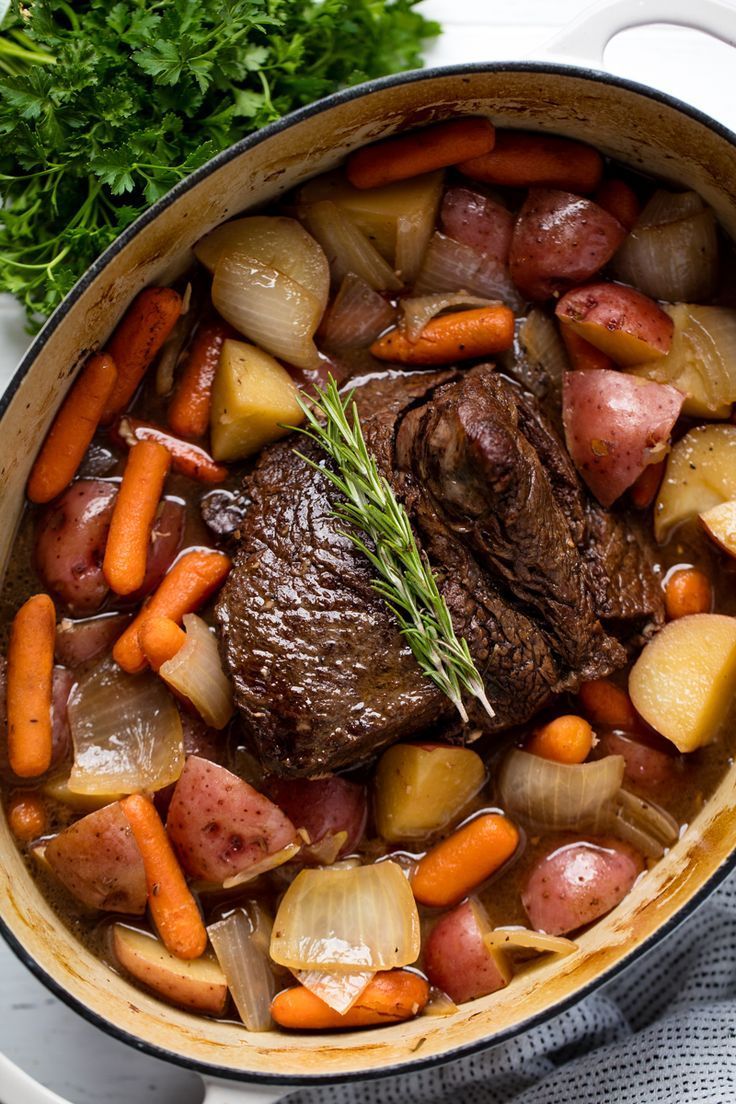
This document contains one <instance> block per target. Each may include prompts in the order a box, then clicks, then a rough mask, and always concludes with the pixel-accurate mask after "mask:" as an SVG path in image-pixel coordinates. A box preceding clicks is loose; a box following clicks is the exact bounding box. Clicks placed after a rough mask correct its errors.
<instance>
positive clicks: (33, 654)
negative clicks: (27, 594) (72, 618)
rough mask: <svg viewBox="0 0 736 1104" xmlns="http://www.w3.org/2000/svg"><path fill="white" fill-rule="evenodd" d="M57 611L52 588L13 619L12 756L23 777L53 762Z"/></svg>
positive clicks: (9, 678)
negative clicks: (52, 703) (52, 695)
mask: <svg viewBox="0 0 736 1104" xmlns="http://www.w3.org/2000/svg"><path fill="white" fill-rule="evenodd" d="M55 638H56V611H55V610H54V603H53V602H52V601H51V599H50V598H49V596H48V594H34V596H33V597H32V598H29V599H28V601H27V602H26V603H25V604H24V605H22V606H21V607H20V609H19V610H18V612H17V613H16V615H15V618H14V619H13V624H12V627H11V630H10V643H9V644H8V673H7V714H8V758H9V760H10V767H11V770H12V771H13V773H14V774H17V775H18V777H19V778H37V777H38V775H40V774H43V773H44V772H45V771H47V770H48V769H49V767H50V766H51V690H52V679H53V670H54V642H55Z"/></svg>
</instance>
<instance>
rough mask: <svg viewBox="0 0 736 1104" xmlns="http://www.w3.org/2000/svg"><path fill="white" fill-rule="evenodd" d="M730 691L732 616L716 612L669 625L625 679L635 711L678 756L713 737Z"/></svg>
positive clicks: (735, 656)
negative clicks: (671, 744) (665, 738)
mask: <svg viewBox="0 0 736 1104" xmlns="http://www.w3.org/2000/svg"><path fill="white" fill-rule="evenodd" d="M735 691H736V618H734V617H724V616H723V615H722V614H719V613H696V614H691V615H690V616H689V617H681V618H679V619H678V620H677V621H670V622H669V624H667V625H665V627H664V628H663V629H662V630H661V632H659V633H658V634H657V635H656V636H655V637H654V639H653V640H650V641H649V643H648V644H647V645H646V647H645V648H644V650H643V652H642V653H641V655H640V656H639V658H638V660H637V661H636V663H635V664H634V666H633V668H632V670H631V674H630V676H629V694H630V695H631V700H632V702H633V703H634V708H635V709H636V710H637V712H638V713H639V715H640V716H641V717H643V718H644V720H645V721H646V722H647V723H648V724H650V725H651V726H652V728H653V729H655V731H656V732H659V733H660V734H661V735H662V736H666V737H667V739H668V740H671V741H672V743H673V744H674V745H675V747H676V748H677V749H678V751H682V752H689V751H695V750H696V748H699V747H703V746H705V745H706V744H709V743H711V742H712V741H713V740H714V739H715V738H716V736H717V735H718V730H719V728H720V726H721V724H722V723H723V721H724V719H725V717H726V714H727V712H728V709H729V707H730V706H731V703H732V702H733V698H734V692H735Z"/></svg>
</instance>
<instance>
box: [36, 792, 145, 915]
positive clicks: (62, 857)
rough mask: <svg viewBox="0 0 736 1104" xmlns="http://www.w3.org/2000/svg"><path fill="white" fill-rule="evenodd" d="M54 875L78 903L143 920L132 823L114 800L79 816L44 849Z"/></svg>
mask: <svg viewBox="0 0 736 1104" xmlns="http://www.w3.org/2000/svg"><path fill="white" fill-rule="evenodd" d="M46 859H47V861H48V864H49V866H50V867H51V869H52V870H53V872H54V874H55V875H56V877H57V878H58V879H59V881H60V882H62V883H63V884H64V885H65V886H66V888H67V889H68V890H69V892H70V893H72V894H73V895H74V896H75V897H76V898H77V899H78V900H79V901H81V902H82V904H84V905H87V906H88V907H89V908H98V909H104V910H106V911H107V912H123V913H128V914H129V915H131V916H141V915H142V914H143V913H144V912H145V911H146V875H145V871H144V869H143V859H142V858H141V853H140V851H139V850H138V845H137V844H136V842H135V840H134V838H133V833H132V832H131V830H130V825H129V824H128V821H127V819H126V817H125V814H124V813H123V810H122V809H121V808H120V803H119V802H118V801H116V802H114V803H113V804H112V805H106V806H105V807H104V808H103V809H98V810H97V811H96V812H94V813H89V815H88V816H86V817H82V819H81V820H78V821H76V823H74V824H72V825H71V826H70V827H69V828H65V829H64V831H63V832H60V833H59V835H58V836H56V837H55V838H54V839H52V840H51V841H50V843H49V844H48V845H47V847H46Z"/></svg>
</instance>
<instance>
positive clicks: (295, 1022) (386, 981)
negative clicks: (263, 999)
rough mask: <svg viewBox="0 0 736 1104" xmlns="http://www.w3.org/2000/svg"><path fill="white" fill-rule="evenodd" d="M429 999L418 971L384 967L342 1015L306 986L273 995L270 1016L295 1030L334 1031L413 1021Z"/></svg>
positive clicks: (425, 984)
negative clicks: (411, 971) (415, 972)
mask: <svg viewBox="0 0 736 1104" xmlns="http://www.w3.org/2000/svg"><path fill="white" fill-rule="evenodd" d="M428 999H429V984H428V983H427V982H426V981H425V980H424V978H422V977H419V975H418V974H412V973H410V972H409V971H408V970H382V971H379V972H378V973H377V974H376V975H375V977H374V978H373V980H372V981H370V982H369V984H368V985H367V986H366V988H365V989H364V990H363V992H362V993H361V995H360V996H359V997H358V999H357V1001H356V1002H355V1004H354V1005H353V1007H352V1008H350V1009H349V1010H348V1011H347V1012H345V1013H344V1014H342V1015H341V1014H340V1013H339V1012H335V1010H334V1009H333V1008H330V1006H329V1004H325V1002H324V1001H323V1000H320V998H319V997H318V996H316V995H315V994H314V993H312V992H311V991H310V990H309V989H305V988H304V986H303V985H295V986H293V987H292V988H291V989H284V990H283V992H281V993H279V994H278V995H277V996H276V997H274V999H273V1001H272V1003H271V1015H272V1016H273V1018H274V1020H275V1021H276V1023H277V1024H279V1026H280V1027H287V1028H292V1029H293V1030H294V1031H333V1030H335V1029H336V1028H340V1027H370V1026H371V1025H372V1024H382V1023H401V1021H402V1020H410V1019H411V1018H412V1016H416V1015H417V1013H419V1012H421V1011H422V1009H423V1008H424V1006H425V1005H426V1003H427V1001H428Z"/></svg>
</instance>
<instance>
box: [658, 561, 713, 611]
mask: <svg viewBox="0 0 736 1104" xmlns="http://www.w3.org/2000/svg"><path fill="white" fill-rule="evenodd" d="M664 605H665V609H666V611H667V616H668V618H669V619H670V621H676V620H677V618H678V617H687V616H688V615H689V614H691V613H710V611H711V609H712V608H713V588H712V587H711V585H710V579H709V578H708V576H707V575H705V574H704V573H703V572H702V571H698V569H697V568H696V567H687V568H683V569H682V570H681V571H675V572H673V573H672V575H670V577H669V579H668V580H667V585H666V586H665V588H664Z"/></svg>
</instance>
